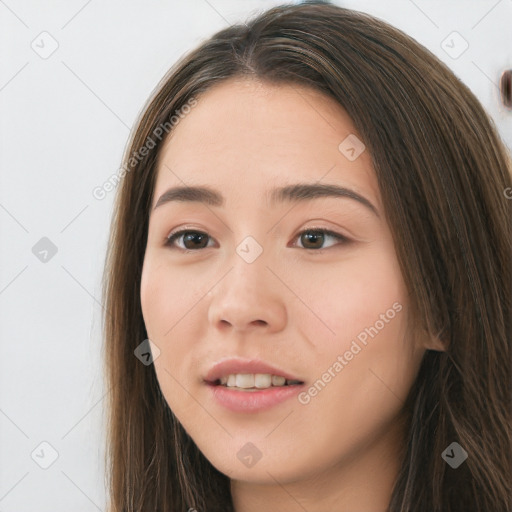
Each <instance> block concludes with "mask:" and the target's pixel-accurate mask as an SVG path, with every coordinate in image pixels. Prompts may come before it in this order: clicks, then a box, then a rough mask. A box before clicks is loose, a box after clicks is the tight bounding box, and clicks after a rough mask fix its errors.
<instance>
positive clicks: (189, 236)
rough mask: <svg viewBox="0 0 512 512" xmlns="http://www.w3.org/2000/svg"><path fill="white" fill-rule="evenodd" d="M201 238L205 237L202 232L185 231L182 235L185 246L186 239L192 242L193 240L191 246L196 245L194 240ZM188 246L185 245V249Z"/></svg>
mask: <svg viewBox="0 0 512 512" xmlns="http://www.w3.org/2000/svg"><path fill="white" fill-rule="evenodd" d="M201 238H204V239H206V235H205V234H204V233H186V234H185V235H184V236H183V244H184V245H185V247H187V241H192V242H194V244H193V247H198V244H197V243H195V242H196V241H197V239H201ZM200 243H201V242H199V245H200ZM193 247H192V248H193ZM189 248H190V247H187V249H189Z"/></svg>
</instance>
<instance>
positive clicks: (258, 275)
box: [208, 236, 286, 330]
mask: <svg viewBox="0 0 512 512" xmlns="http://www.w3.org/2000/svg"><path fill="white" fill-rule="evenodd" d="M269 256H270V251H265V250H264V248H263V245H262V244H260V243H259V242H258V241H256V239H255V238H254V237H252V236H246V237H245V238H244V239H243V240H242V241H241V242H240V243H239V244H238V246H237V247H236V250H235V253H234V254H233V255H232V256H231V257H230V258H228V264H229V267H230V270H229V272H227V274H226V275H225V276H224V278H223V279H221V281H220V282H219V283H218V284H217V285H216V286H215V287H214V288H213V289H212V290H211V291H210V294H209V295H210V297H211V302H210V304H209V312H208V317H209V321H210V322H211V323H213V325H215V326H216V327H221V326H222V325H227V324H229V325H231V326H232V327H233V328H234V329H235V330H244V329H247V328H249V327H251V326H254V325H264V326H266V327H267V328H268V329H272V330H275V329H281V328H282V327H283V325H284V323H285V321H286V307H285V304H284V297H282V295H281V294H280V293H279V287H278V286H276V283H271V282H270V281H271V280H272V279H273V278H274V276H273V275H272V272H270V271H269V270H268V268H266V267H267V265H269V264H270V262H269ZM274 279H275V278H274Z"/></svg>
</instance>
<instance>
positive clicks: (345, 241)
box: [164, 227, 351, 253]
mask: <svg viewBox="0 0 512 512" xmlns="http://www.w3.org/2000/svg"><path fill="white" fill-rule="evenodd" d="M311 232H313V233H323V234H324V235H327V236H331V237H333V238H335V239H336V240H338V241H339V242H340V244H336V245H346V244H348V243H350V242H351V240H350V239H349V238H347V237H346V236H344V235H341V234H339V233H336V232H334V231H330V230H328V229H323V228H316V227H312V228H307V229H303V230H302V231H300V232H299V233H297V234H296V235H295V237H294V239H297V238H299V237H300V236H301V235H302V234H304V233H311ZM185 233H194V234H200V235H206V236H208V233H204V232H203V231H198V230H195V229H186V228H185V229H181V230H179V231H175V232H174V233H171V234H170V235H168V236H167V237H166V238H165V241H164V245H165V246H166V247H169V248H170V249H178V250H180V251H181V252H184V253H190V252H198V251H200V250H201V249H183V248H181V247H176V246H175V245H174V241H175V240H177V239H178V238H180V237H181V235H183V234H185ZM210 239H211V238H210ZM207 248H208V247H203V248H202V249H207ZM299 249H304V250H306V251H312V252H318V253H323V252H324V251H326V250H328V249H330V247H327V248H325V249H312V248H310V247H299Z"/></svg>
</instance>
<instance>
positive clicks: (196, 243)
mask: <svg viewBox="0 0 512 512" xmlns="http://www.w3.org/2000/svg"><path fill="white" fill-rule="evenodd" d="M208 238H209V237H208V234H207V233H203V232H202V231H195V230H192V229H181V230H180V231H176V232H175V233H171V234H170V235H169V236H168V237H167V240H166V242H165V245H166V246H167V247H169V248H170V249H176V248H177V249H180V250H182V251H185V252H193V251H195V250H197V249H205V248H206V246H204V244H203V242H204V241H205V240H207V239H208ZM179 239H183V245H184V246H178V247H176V245H175V241H176V240H179Z"/></svg>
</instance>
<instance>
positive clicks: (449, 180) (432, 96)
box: [103, 1, 512, 512]
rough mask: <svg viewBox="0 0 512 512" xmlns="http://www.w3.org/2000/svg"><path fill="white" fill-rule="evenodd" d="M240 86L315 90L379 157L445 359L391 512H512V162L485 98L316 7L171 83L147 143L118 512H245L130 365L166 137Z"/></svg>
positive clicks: (144, 127)
mask: <svg viewBox="0 0 512 512" xmlns="http://www.w3.org/2000/svg"><path fill="white" fill-rule="evenodd" d="M235 76H236V77H247V78H256V79H258V80H261V81H262V82H267V83H272V84H289V85H292V86H293V85H294V84H297V85H306V86H310V87H314V88H315V89H317V90H320V91H322V92H323V93H325V94H326V95H328V96H330V97H331V98H334V99H335V100H336V101H337V102H338V103H339V104H340V105H342V106H343V107H344V108H345V110H346V111H347V113H348V114H349V115H350V117H351V118H352V120H353V123H354V126H355V128H356V129H357V130H358V133H359V134H360V135H361V138H362V140H363V142H364V144H365V145H366V147H367V149H368V151H369V152H370V154H371V156H372V163H373V166H374V169H375V172H376V175H377V179H378V184H379V187H380V191H381V194H382V199H383V204H384V206H385V210H386V215H387V218H388V220H389V223H390V228H391V231H392V233H393V237H394V240H395V247H396V252H397V255H398V259H399V262H400V266H401V270H402V273H403V277H404V280H405V283H406V286H407V288H408V291H409V295H410V301H411V304H410V307H411V311H412V314H413V316H412V318H413V325H414V327H415V328H416V329H417V330H418V332H420V331H421V332H426V333H428V334H429V335H431V336H438V337H439V339H440V340H442V343H443V344H444V347H445V348H446V351H433V350H427V351H426V353H425V355H424V358H423V361H422V365H421V368H420V371H419V373H418V376H417V379H416V381H415V382H414V385H413V386H412V388H411V390H410V393H409V395H408V398H407V401H406V405H405V407H406V409H407V411H408V428H407V436H406V438H405V439H404V451H403V461H402V464H401V470H400V473H399V475H398V478H397V480H396V484H395V487H394V490H393V494H392V498H391V502H390V505H389V511H390V512H411V511H414V512H452V511H464V512H469V511H473V512H491V511H492V512H506V511H509V510H511V509H512V500H511V483H512V470H511V460H510V454H511V448H512V443H511V424H512V422H511V407H510V405H511V404H510V399H511V389H512V382H511V349H510V345H511V339H512V336H511V334H512V325H511V322H512V256H511V255H512V223H511V218H512V215H511V208H512V200H507V198H506V195H507V194H506V193H504V191H505V190H507V189H508V187H511V186H512V178H511V164H510V155H509V154H508V153H507V151H506V148H505V145H504V143H503V141H502V140H501V139H500V137H499V135H498V132H497V129H496V127H495V125H494V123H493V121H492V119H491V118H490V117H489V116H488V114H487V113H486V112H485V110H484V109H483V108H482V106H481V105H480V103H479V102H478V101H477V99H476V98H475V96H474V95H473V94H472V93H471V91H470V90H469V89H468V87H466V86H465V85H464V84H463V83H462V82H461V81H460V80H459V79H458V78H457V77H456V76H455V75H454V74H453V73H452V72H451V71H450V69H449V68H448V67H447V66H446V65H445V64H443V63H442V62H441V61H440V60H439V59H438V58H436V57H435V56H434V55H433V54H432V53H431V52H429V51H428V50H427V49H426V48H424V47H422V46H421V45H420V44H418V43H417V42H416V41H415V40H414V39H412V38H411V37H409V36H407V35H406V34H404V33H403V32H401V31H400V30H397V29H396V28H393V27H391V26H390V25H388V24H386V23H384V22H383V21H381V20H378V19H376V18H374V17H372V16H370V15H368V14H363V13H360V12H357V11H352V10H349V9H345V8H341V7H338V6H334V5H331V4H328V3H324V2H320V1H317V2H307V3H303V4H297V5H281V6H277V7H274V8H272V9H270V10H268V11H266V12H264V13H262V14H260V15H259V16H257V17H254V18H253V19H251V20H249V21H248V22H247V24H239V25H235V26H231V27H229V28H227V29H224V30H221V31H220V32H218V33H216V34H215V35H213V36H212V37H210V38H209V39H208V40H206V41H205V42H203V43H202V44H201V45H200V46H199V47H198V48H197V49H195V50H194V51H192V52H191V53H189V54H188V55H186V56H185V57H184V58H182V59H181V60H180V61H179V62H178V63H177V64H176V65H175V66H174V67H173V68H172V69H171V70H170V71H169V73H168V74H167V75H166V76H165V77H164V78H163V80H162V81H161V83H160V84H159V85H158V87H157V88H156V90H155V92H154V94H153V95H152V97H151V98H150V99H149V100H148V102H147V104H146V106H145V107H144V109H143V110H142V113H141V114H140V117H139V120H138V122H137V123H136V124H135V126H134V128H133V132H132V136H131V139H130V141H129V143H128V145H127V148H126V151H125V155H124V160H123V166H122V170H123V172H122V174H120V177H119V181H120V184H119V188H118V191H117V196H116V202H115V209H114V215H113V219H112V226H111V235H110V243H109V248H108V254H107V258H106V262H105V273H104V281H103V283H104V287H103V299H104V305H105V311H106V312H105V315H104V331H105V354H104V356H105V359H104V361H105V375H106V386H107V387H108V407H107V411H108V432H107V433H108V439H107V441H108V442H107V458H106V465H107V473H106V475H107V482H108V491H109V494H110V505H109V506H110V509H109V510H110V511H111V512H135V511H144V512H148V511H162V512H165V511H180V512H182V511H183V512H186V511H187V510H188V509H189V508H195V509H197V510H198V511H199V512H206V511H208V512H212V511H217V510H218V511H221V510H222V511H223V512H227V511H233V505H232V500H231V494H230V485H229V479H228V477H227V476H226V475H224V474H222V473H220V472H219V471H218V470H217V469H215V468H214V467H213V466H212V465H211V464H210V462H209V461H208V460H207V459H206V458H205V457H204V456H203V454H202V453H201V452H200V451H199V449H198V448H197V447H196V445H195V443H194V442H193V440H192V439H191V438H190V437H189V436H188V435H187V433H186V432H185V430H184V429H183V428H182V426H181V425H180V423H179V421H178V420H177V419H176V417H175V416H174V414H173V412H172V411H171V410H170V409H169V407H168V405H167V403H166V401H165V399H164V398H163V396H162V394H161V391H160V388H159V385H158V381H157V378H156V375H155V371H154V367H153V365H144V364H141V361H140V360H139V359H138V358H137V357H135V355H134V350H135V349H136V348H137V346H138V345H139V344H140V343H141V342H143V340H145V339H146V338H147V333H146V330H145V326H144V321H143V317H142V313H141V304H140V280H141V270H142V264H143V259H144V253H145V245H146V241H147V234H148V218H149V207H150V204H151V202H152V194H153V188H154V182H155V173H156V162H157V156H158V154H159V150H160V148H161V146H162V142H163V140H165V137H164V136H162V133H161V132H162V130H161V129H160V131H158V130H157V129H158V127H162V126H163V127H164V131H165V134H166V133H167V132H169V131H170V130H171V129H173V128H174V125H173V123H172V122H170V121H169V120H170V119H171V118H173V116H175V117H174V118H173V119H175V120H178V121H179V119H180V116H181V115H183V109H184V107H185V106H186V105H187V104H190V102H191V101H197V100H199V101H200V97H201V93H203V92H204V91H206V90H207V89H208V88H210V87H212V86H213V85H214V84H217V83H219V82H222V81H224V80H226V79H228V78H230V77H235ZM157 134H160V136H158V135H157ZM150 141H151V145H150ZM144 147H145V148H146V151H142V149H143V148H144ZM148 148H150V149H149V150H148ZM511 190H512V189H511ZM452 442H457V443H459V444H460V445H461V446H462V447H463V449H464V450H465V451H466V452H467V454H468V458H467V460H466V461H465V462H464V463H463V464H462V465H461V466H459V467H458V468H457V469H452V468H451V467H450V466H448V465H447V463H446V462H445V460H443V458H442V456H441V455H442V453H443V452H444V451H445V449H446V448H447V447H448V446H449V445H450V444H451V443H452Z"/></svg>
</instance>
